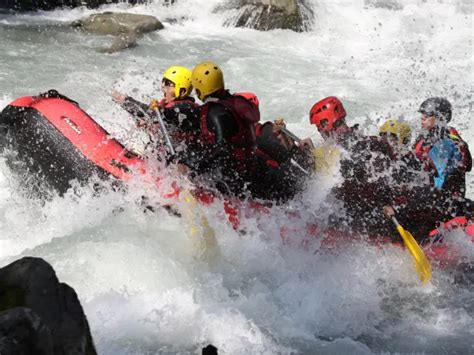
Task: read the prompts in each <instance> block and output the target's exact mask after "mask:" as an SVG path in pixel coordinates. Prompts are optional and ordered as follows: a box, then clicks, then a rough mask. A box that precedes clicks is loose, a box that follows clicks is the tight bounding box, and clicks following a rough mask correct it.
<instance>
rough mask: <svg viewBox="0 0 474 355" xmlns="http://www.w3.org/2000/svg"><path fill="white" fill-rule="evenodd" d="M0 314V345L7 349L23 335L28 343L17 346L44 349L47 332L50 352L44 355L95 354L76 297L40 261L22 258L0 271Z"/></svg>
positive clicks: (51, 270) (47, 343)
mask: <svg viewBox="0 0 474 355" xmlns="http://www.w3.org/2000/svg"><path fill="white" fill-rule="evenodd" d="M17 307H21V308H17ZM0 312H2V313H1V314H0V315H1V317H0V330H1V331H0V335H1V342H0V345H1V344H5V346H9V344H11V343H12V341H13V339H18V338H21V336H22V334H23V335H24V334H25V332H26V333H27V334H30V335H29V336H28V337H27V336H26V335H24V339H27V338H28V339H30V340H31V342H30V343H28V342H27V343H23V344H20V345H21V346H23V345H24V346H32V347H34V346H39V348H41V349H47V348H48V346H50V345H49V340H48V339H49V338H48V335H47V334H48V331H49V334H51V339H52V347H53V350H54V351H53V352H50V351H48V352H47V353H48V354H87V355H90V354H96V351H95V348H94V344H93V341H92V336H91V333H90V330H89V324H88V322H87V319H86V316H85V315H84V311H83V309H82V306H81V304H80V302H79V300H78V298H77V295H76V293H75V292H74V290H73V289H72V288H71V287H69V286H68V285H66V284H63V283H60V282H59V281H58V279H57V277H56V273H55V272H54V270H53V268H52V267H51V266H50V265H49V264H48V263H47V262H46V261H44V260H43V259H39V258H31V257H25V258H23V259H20V260H17V261H15V262H13V263H11V264H10V265H8V266H6V267H4V268H2V269H0ZM2 320H3V321H2ZM43 337H44V338H43ZM22 339H23V338H22ZM35 339H36V340H35ZM38 339H40V340H41V339H45V340H44V343H43V342H41V341H40V340H38ZM25 341H26V340H25ZM13 344H15V342H14V341H13ZM20 345H19V346H20ZM0 353H2V354H3V353H4V352H2V351H0ZM5 353H6V354H7V352H5ZM23 353H25V354H29V353H31V354H36V353H37V352H35V351H33V349H32V350H31V351H30V352H23ZM23 353H22V354H23Z"/></svg>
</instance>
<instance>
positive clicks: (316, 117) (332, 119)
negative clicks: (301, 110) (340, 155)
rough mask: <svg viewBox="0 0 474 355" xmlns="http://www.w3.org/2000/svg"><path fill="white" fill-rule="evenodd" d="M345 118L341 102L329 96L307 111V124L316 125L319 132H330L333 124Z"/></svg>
mask: <svg viewBox="0 0 474 355" xmlns="http://www.w3.org/2000/svg"><path fill="white" fill-rule="evenodd" d="M344 117H346V110H344V106H342V102H341V101H340V100H339V99H338V98H337V97H335V96H329V97H326V98H325V99H322V100H321V101H318V102H316V103H315V104H314V105H313V107H311V111H309V122H310V123H311V124H314V125H316V127H318V130H319V131H322V132H331V131H332V130H333V129H334V123H336V122H337V121H340V120H342V119H344Z"/></svg>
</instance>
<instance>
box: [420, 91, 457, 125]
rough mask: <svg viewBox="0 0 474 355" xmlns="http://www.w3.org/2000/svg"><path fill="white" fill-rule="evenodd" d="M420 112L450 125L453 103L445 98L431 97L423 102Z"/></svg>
mask: <svg viewBox="0 0 474 355" xmlns="http://www.w3.org/2000/svg"><path fill="white" fill-rule="evenodd" d="M418 112H421V113H423V114H425V115H426V116H435V117H436V119H438V120H441V121H444V122H446V123H449V122H450V121H451V103H450V102H449V101H448V100H447V99H445V98H444V97H430V98H429V99H426V100H425V101H423V103H422V104H421V106H420V109H419V110H418Z"/></svg>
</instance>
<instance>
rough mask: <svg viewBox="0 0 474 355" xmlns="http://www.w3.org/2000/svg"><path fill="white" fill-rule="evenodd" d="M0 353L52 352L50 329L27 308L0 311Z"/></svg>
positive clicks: (45, 354) (45, 353) (46, 353)
mask: <svg viewBox="0 0 474 355" xmlns="http://www.w3.org/2000/svg"><path fill="white" fill-rule="evenodd" d="M0 354H38V355H40V354H41V355H43V354H44V355H48V354H54V345H53V338H52V336H51V330H50V329H49V328H48V327H47V326H46V325H45V324H44V323H43V322H42V321H41V319H40V317H39V316H38V315H37V314H36V313H34V312H33V311H32V310H31V309H29V308H25V307H17V308H12V309H9V310H7V311H4V312H0Z"/></svg>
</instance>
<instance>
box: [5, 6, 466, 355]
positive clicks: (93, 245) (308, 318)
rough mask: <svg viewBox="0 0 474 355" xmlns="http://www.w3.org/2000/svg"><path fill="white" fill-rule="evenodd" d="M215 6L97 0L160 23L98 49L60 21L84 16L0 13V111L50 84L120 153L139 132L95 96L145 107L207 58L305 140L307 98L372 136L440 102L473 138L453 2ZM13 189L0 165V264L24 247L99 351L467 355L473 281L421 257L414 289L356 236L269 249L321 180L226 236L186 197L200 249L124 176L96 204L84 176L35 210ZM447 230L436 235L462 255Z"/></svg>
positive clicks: (402, 264)
mask: <svg viewBox="0 0 474 355" xmlns="http://www.w3.org/2000/svg"><path fill="white" fill-rule="evenodd" d="M382 2H383V1H379V3H382ZM385 2H386V3H393V2H394V1H389V0H387V1H385ZM217 3H219V1H217V0H213V1H207V0H206V1H205V0H179V1H178V2H177V4H175V5H173V6H169V7H167V6H164V5H161V3H159V2H158V1H155V3H151V4H148V5H140V6H137V7H133V8H129V7H126V6H125V5H113V6H106V7H105V9H110V10H114V11H116V10H120V11H127V12H134V13H146V14H151V15H154V16H156V17H158V18H159V19H160V20H162V21H164V23H165V26H166V28H165V29H164V30H162V31H159V32H155V33H151V34H147V35H145V36H144V37H143V38H142V39H140V40H139V45H138V46H137V47H136V48H132V49H129V50H126V51H123V52H120V53H116V54H112V55H107V54H103V53H101V52H100V51H99V50H98V49H100V48H102V47H104V46H106V45H107V44H108V43H109V41H110V38H107V37H100V36H93V35H86V34H83V33H81V32H77V31H74V30H72V29H70V28H69V27H67V26H66V25H67V24H68V23H70V22H71V21H73V20H76V19H78V18H80V17H82V16H84V15H87V14H89V13H93V12H96V11H92V10H86V9H75V10H58V11H54V12H40V13H35V14H22V15H0V90H1V91H0V109H3V107H4V106H6V105H7V104H8V103H9V102H10V101H11V100H12V99H14V98H16V97H19V96H26V95H35V94H38V93H40V92H44V91H46V90H48V89H52V88H54V89H57V90H58V91H60V92H61V93H63V94H64V95H67V96H69V97H71V98H72V99H74V100H76V101H78V102H79V103H80V104H81V107H82V108H83V109H85V110H86V111H87V112H88V113H89V114H90V115H91V116H92V117H94V118H95V119H96V120H97V121H98V122H99V123H100V124H101V125H103V126H104V127H105V128H106V129H107V130H108V131H109V132H110V133H111V134H113V135H115V136H116V137H118V138H119V139H120V140H121V141H123V142H125V143H126V144H127V146H129V147H133V146H137V145H138V146H140V145H142V144H144V143H143V141H142V140H143V138H144V137H141V136H140V135H137V134H135V133H134V132H133V127H134V124H133V120H132V119H131V118H130V117H129V116H128V115H127V114H126V113H125V112H124V111H123V110H121V109H120V108H119V107H117V105H115V104H114V103H113V102H112V100H111V97H110V93H111V91H112V89H118V90H120V91H123V92H127V93H130V94H131V95H132V96H134V97H136V98H137V99H141V100H143V101H146V100H149V99H150V98H152V97H156V96H159V95H160V94H159V83H160V78H161V74H162V72H163V70H164V69H165V68H167V67H168V66H170V65H174V64H181V65H185V66H188V67H193V66H194V65H195V64H196V63H198V62H200V61H202V60H213V61H215V62H217V63H219V64H220V65H221V67H222V69H223V71H224V73H225V78H226V84H227V86H228V88H229V89H230V90H231V91H252V92H255V93H256V94H257V95H258V97H259V99H260V109H261V112H262V117H263V119H265V120H269V119H275V118H277V117H284V118H285V119H286V120H287V122H289V128H290V129H291V130H293V131H294V132H295V133H297V134H298V135H300V136H302V137H308V136H309V137H311V138H313V140H314V141H315V142H316V143H318V142H319V141H320V137H319V135H318V134H317V132H316V131H315V129H314V127H312V126H310V125H309V122H308V111H309V109H310V107H311V105H312V104H313V103H314V102H316V101H317V100H319V99H321V98H323V97H326V96H330V95H336V96H338V97H340V98H342V99H343V101H344V105H345V106H346V110H347V111H348V121H349V123H360V124H361V126H362V127H363V130H364V132H366V133H368V134H372V133H375V132H376V127H378V126H379V125H380V123H381V122H382V121H384V120H385V119H387V118H389V117H391V118H399V117H403V118H404V119H405V120H407V121H408V122H410V123H412V124H413V127H415V128H416V129H419V128H420V127H419V113H417V108H418V106H419V104H420V103H421V102H422V101H423V100H424V99H425V98H427V97H430V96H445V97H447V98H449V100H450V101H451V102H452V103H453V122H452V123H453V125H454V126H455V127H456V128H458V129H459V130H460V132H461V134H462V135H463V138H464V139H465V140H466V141H467V142H468V143H469V144H470V146H471V147H474V127H472V123H471V120H470V118H471V117H470V116H471V115H472V102H473V96H472V94H473V93H472V74H473V69H474V68H473V65H474V60H473V43H472V40H473V37H472V31H473V25H472V24H473V22H472V20H473V6H472V3H471V2H470V0H436V1H435V0H424V1H421V0H401V1H398V3H400V4H401V5H402V6H401V9H398V10H390V9H387V8H378V7H372V6H367V5H365V4H364V1H362V0H355V1H344V0H334V1H317V0H312V1H311V2H308V3H309V4H310V5H311V6H312V8H313V11H314V13H315V14H316V18H315V21H314V24H313V29H312V31H311V32H307V33H295V32H291V31H282V30H275V31H270V32H258V31H254V30H249V29H236V28H229V27H224V26H223V23H224V22H225V21H226V19H228V18H229V16H232V13H231V12H227V13H214V12H213V11H212V9H213V8H214V7H215V5H216V4H217ZM367 3H369V1H367ZM101 10H104V8H102V9H101ZM472 176H473V174H472V173H470V175H468V192H467V196H468V197H470V198H473V197H474V180H473V178H472ZM336 180H337V179H336ZM24 183H25V182H24V181H23V182H22V181H18V178H17V176H16V175H14V174H13V173H12V172H11V171H10V170H9V169H8V168H7V166H6V163H5V159H4V158H3V157H1V158H0V266H3V265H6V264H7V263H9V262H11V261H13V260H15V259H17V258H19V257H21V256H25V255H33V256H39V257H42V258H44V259H46V260H47V261H48V262H50V263H51V264H52V265H53V267H54V268H55V270H56V271H57V273H58V277H59V279H60V280H62V281H63V282H66V283H68V284H69V285H70V286H72V287H73V288H74V289H75V290H76V292H77V293H78V296H79V298H80V301H81V303H82V305H83V307H84V310H85V313H86V314H87V317H88V320H89V323H90V326H91V331H92V335H93V337H94V341H95V344H96V347H97V350H98V351H99V353H101V354H150V353H175V352H178V353H197V352H199V351H200V349H201V348H202V347H203V346H205V345H206V344H209V343H212V344H214V345H215V346H216V347H217V348H218V349H219V350H220V351H221V352H222V353H231V354H232V353H236V354H239V353H242V354H243V353H266V354H275V353H287V354H290V353H307V354H367V353H372V352H373V353H380V352H385V353H392V352H393V353H400V352H402V353H412V352H413V353H414V352H426V353H433V354H434V353H452V354H454V353H459V354H461V353H463V354H464V353H472V352H474V347H473V341H472V338H473V335H474V334H473V329H474V287H473V285H472V284H462V283H460V284H458V283H454V278H455V276H454V275H453V274H452V273H451V272H450V271H448V270H441V269H439V268H437V267H436V265H434V269H433V280H432V281H431V283H430V284H429V285H428V286H426V287H422V286H421V285H419V283H418V280H417V276H416V273H414V271H413V265H412V263H411V260H410V257H409V255H407V254H406V253H405V252H404V251H403V250H401V249H399V248H395V247H391V246H387V247H386V248H383V249H380V248H377V247H374V246H369V245H367V244H364V243H359V244H355V245H351V246H350V248H346V249H341V250H339V251H337V252H327V251H322V250H321V248H320V245H319V242H318V240H317V239H314V238H312V239H307V238H306V239H307V240H306V239H305V236H304V235H300V234H301V233H296V234H295V235H294V236H293V237H292V238H290V240H285V242H283V241H282V239H281V237H280V227H281V226H287V227H289V228H291V227H297V226H293V224H294V223H295V221H293V220H289V219H288V217H287V215H288V214H285V213H284V212H285V211H284V210H285V209H286V210H288V209H290V208H292V209H294V210H298V211H300V212H301V214H302V215H303V216H304V217H305V218H306V220H311V219H312V220H315V221H317V219H321V218H324V216H321V215H317V214H316V213H315V212H314V211H316V210H317V209H318V207H319V205H320V204H321V202H322V201H323V200H324V198H325V196H326V195H327V193H328V192H329V189H330V188H331V186H333V185H334V184H335V183H337V181H334V179H331V180H329V179H328V178H327V177H316V178H314V180H313V181H311V182H310V183H309V186H308V187H307V189H306V191H305V193H304V197H303V198H302V200H298V201H293V202H292V203H291V204H290V205H289V206H286V207H284V208H283V207H282V208H275V209H274V211H272V213H271V214H269V215H266V216H259V217H258V218H256V217H255V216H253V215H251V214H250V215H249V216H248V217H247V218H246V219H245V220H244V221H243V223H244V225H245V229H246V233H245V234H244V235H239V234H237V233H236V232H235V231H234V230H233V229H232V227H231V226H230V225H228V224H227V223H226V222H225V221H224V219H223V218H222V213H221V212H220V210H218V208H217V207H216V208H211V209H207V208H205V207H194V209H195V210H194V211H192V212H193V213H196V214H203V215H206V216H207V217H208V219H209V223H210V225H211V226H212V227H213V228H214V230H215V233H216V241H217V245H216V246H215V247H214V248H213V250H205V249H203V247H202V241H200V240H199V237H192V236H191V234H192V233H190V228H189V226H186V224H185V223H183V221H182V219H179V218H177V217H173V216H170V215H169V214H168V213H167V212H166V211H164V210H163V211H161V210H160V211H156V212H155V213H148V212H144V211H143V207H141V205H140V203H139V201H140V200H141V196H142V195H144V194H147V195H148V194H149V195H150V196H151V197H150V198H152V199H153V198H156V199H159V198H160V197H155V196H153V192H150V191H146V192H144V189H143V185H144V184H142V182H141V181H137V182H135V183H132V186H131V188H130V190H129V191H128V192H127V193H126V194H124V193H122V192H117V191H114V190H113V189H110V191H108V192H104V193H102V194H100V195H99V196H97V194H95V193H94V191H93V188H92V186H87V187H81V186H77V187H76V188H74V189H71V191H70V192H69V193H68V194H66V195H65V196H64V197H59V196H53V197H52V199H51V200H48V201H46V202H44V201H39V200H35V199H31V197H28V196H27V194H26V193H25V190H24V185H25V184H24ZM461 234H462V233H460V232H458V233H454V232H453V235H452V236H450V239H449V241H448V243H452V244H453V246H454V247H457V248H458V249H459V251H460V253H461V254H462V255H463V256H464V257H465V258H466V259H468V260H469V261H471V262H473V261H474V250H473V248H472V245H470V243H467V242H466V239H465V236H463V235H461Z"/></svg>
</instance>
